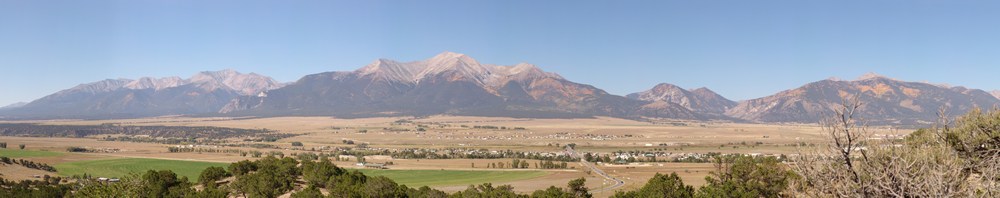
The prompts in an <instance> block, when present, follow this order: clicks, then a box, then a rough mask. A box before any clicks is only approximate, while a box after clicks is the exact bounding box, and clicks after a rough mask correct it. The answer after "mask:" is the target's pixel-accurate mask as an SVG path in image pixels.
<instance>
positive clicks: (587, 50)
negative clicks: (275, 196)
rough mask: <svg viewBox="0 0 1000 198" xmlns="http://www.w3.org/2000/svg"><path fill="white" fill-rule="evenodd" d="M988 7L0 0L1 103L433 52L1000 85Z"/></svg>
mask: <svg viewBox="0 0 1000 198" xmlns="http://www.w3.org/2000/svg"><path fill="white" fill-rule="evenodd" d="M998 10H1000V5H998V3H996V1H945V0H933V1H922V0H907V1H901V0H900V1H890V0H887V1H871V0H864V1H801V0H789V1H714V0H709V1H647V2H643V1H587V2H584V1H537V0H529V1H508V0H505V1H356V2H339V1H245V0H238V1H224V0H219V1H216V0H213V1H183V0H169V1H168V0H163V1H45V0H38V1H27V0H25V1H20V0H10V1H0V71H2V73H0V74H2V75H0V92H2V93H3V94H0V104H8V103H13V102H17V101H30V100H33V99H37V98H39V97H42V96H44V95H47V94H50V93H53V92H56V91H58V90H61V89H65V88H69V87H72V86H75V85H77V84H80V83H85V82H92V81H97V80H102V79H107V78H138V77H141V76H153V77H164V76H182V77H188V76H190V75H192V74H194V73H196V72H198V71H205V70H221V69H225V68H233V69H237V70H239V71H242V72H256V73H260V74H264V75H269V76H272V77H274V78H276V79H278V80H281V81H294V80H297V79H298V78H299V77H302V76H303V75H306V74H312V73H319V72H325V71H346V70H353V69H356V68H358V67H361V66H363V65H365V64H367V63H370V62H371V61H373V60H375V59H377V58H390V59H395V60H401V61H412V60H420V59H424V58H428V57H430V56H433V55H434V54H437V53H440V52H442V51H454V52H459V53H465V54H468V55H470V56H472V57H474V58H476V59H478V60H480V62H483V63H495V64H515V63H518V62H529V63H533V64H536V65H539V66H540V67H542V69H544V70H547V71H552V72H558V73H560V74H562V75H563V76H565V77H567V78H568V79H570V80H572V81H576V82H580V83H586V84H591V85H594V86H597V87H600V88H603V89H605V90H607V91H609V92H611V93H615V94H627V93H631V92H636V91H641V90H645V89H648V88H650V87H652V86H653V85H655V84H657V83H660V82H669V83H674V84H677V85H680V86H683V87H687V88H696V87H701V86H706V87H709V88H711V89H714V90H716V91H717V92H719V93H721V94H722V95H723V96H726V97H729V98H731V99H734V100H742V99H750V98H756V97H761V96H766V95H770V94H773V93H775V92H777V91H780V90H784V89H789V88H795V87H798V86H801V85H803V84H805V83H808V82H813V81H818V80H822V79H825V78H828V77H831V76H836V77H841V78H844V79H853V78H856V77H857V76H859V75H862V74H864V73H867V72H877V73H881V74H883V75H886V76H890V77H894V78H899V79H903V80H910V81H930V82H935V83H949V84H952V85H962V86H967V87H972V88H980V89H987V90H990V89H1000V78H997V76H998V75H1000V12H998Z"/></svg>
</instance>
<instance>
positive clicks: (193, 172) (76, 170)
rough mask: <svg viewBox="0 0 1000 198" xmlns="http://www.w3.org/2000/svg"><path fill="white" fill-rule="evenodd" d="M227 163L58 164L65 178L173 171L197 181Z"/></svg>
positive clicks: (128, 161)
mask: <svg viewBox="0 0 1000 198" xmlns="http://www.w3.org/2000/svg"><path fill="white" fill-rule="evenodd" d="M228 165H229V164H226V163H213V162H196V161H181V160H162V159H147V158H116V159H102V160H87V161H77V162H67V163H61V164H56V165H55V167H56V169H58V170H59V174H60V175H63V176H71V175H82V174H84V173H86V174H88V175H92V176H94V177H123V176H125V175H127V174H129V173H143V172H145V171H146V170H171V171H174V173H177V175H178V176H185V177H188V178H189V179H191V180H196V179H197V178H198V174H200V173H201V171H202V170H204V169H205V168H208V167H211V166H218V167H226V166H228Z"/></svg>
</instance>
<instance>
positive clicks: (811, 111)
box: [726, 75, 1000, 125]
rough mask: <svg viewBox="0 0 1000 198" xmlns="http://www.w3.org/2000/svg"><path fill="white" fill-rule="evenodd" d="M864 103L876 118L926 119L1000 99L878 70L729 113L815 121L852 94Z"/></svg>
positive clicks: (869, 115)
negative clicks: (907, 79)
mask: <svg viewBox="0 0 1000 198" xmlns="http://www.w3.org/2000/svg"><path fill="white" fill-rule="evenodd" d="M853 95H858V97H859V98H860V99H861V101H862V102H863V103H864V106H863V108H862V109H861V113H860V117H862V118H865V119H866V120H867V121H868V122H869V123H871V124H903V125H922V124H928V123H932V122H933V121H935V120H936V119H937V112H938V110H939V108H941V107H945V108H946V109H947V110H948V112H949V113H950V114H951V115H950V116H955V115H959V114H961V113H964V112H967V111H969V110H971V109H972V108H977V107H992V106H993V105H996V104H998V103H1000V100H998V99H997V98H994V97H992V96H990V94H989V93H986V92H985V91H982V90H977V89H966V88H963V87H943V86H937V85H931V84H927V83H918V82H904V81H899V80H894V79H890V78H886V77H881V76H876V75H866V76H865V77H863V78H861V79H859V80H854V81H839V80H823V81H818V82H813V83H809V84H806V85H805V86H802V87H799V88H796V89H792V90H786V91H782V92H780V93H777V94H775V95H771V96H766V97H763V98H758V99H753V100H747V101H744V102H741V103H740V104H739V105H737V106H736V107H734V108H732V109H730V110H729V111H727V112H726V114H727V115H729V116H732V117H736V118H740V119H746V120H752V121H758V122H800V123H816V122H818V121H819V120H820V119H822V118H824V117H826V116H828V115H829V113H830V112H831V109H832V108H834V107H836V106H837V105H840V104H841V102H842V101H843V100H844V99H845V98H848V97H851V96H853Z"/></svg>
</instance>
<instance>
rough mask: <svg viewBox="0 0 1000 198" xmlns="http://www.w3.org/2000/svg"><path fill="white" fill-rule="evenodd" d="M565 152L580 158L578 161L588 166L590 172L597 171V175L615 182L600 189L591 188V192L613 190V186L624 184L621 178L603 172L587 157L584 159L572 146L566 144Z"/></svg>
mask: <svg viewBox="0 0 1000 198" xmlns="http://www.w3.org/2000/svg"><path fill="white" fill-rule="evenodd" d="M566 152H568V153H569V155H570V156H572V157H577V158H580V163H581V164H583V165H584V166H587V167H589V168H590V170H591V172H593V173H597V174H598V175H600V176H602V177H604V178H607V179H608V180H611V181H614V182H615V184H614V185H611V186H607V187H604V188H601V189H596V190H593V191H592V192H604V191H607V190H614V189H615V188H619V187H622V186H624V185H625V181H622V180H621V179H618V178H615V177H612V176H611V175H608V174H607V173H605V172H604V171H603V170H601V169H599V168H597V166H594V163H590V162H588V161H587V159H584V158H583V156H580V154H579V153H577V152H576V150H573V148H572V147H569V146H567V147H566Z"/></svg>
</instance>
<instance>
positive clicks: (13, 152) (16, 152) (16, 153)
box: [0, 145, 64, 158]
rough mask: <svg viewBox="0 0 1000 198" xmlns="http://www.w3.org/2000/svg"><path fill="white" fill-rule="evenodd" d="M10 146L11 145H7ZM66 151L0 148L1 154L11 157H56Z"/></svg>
mask: <svg viewBox="0 0 1000 198" xmlns="http://www.w3.org/2000/svg"><path fill="white" fill-rule="evenodd" d="M7 146H10V145H7ZM63 154H64V153H60V152H52V151H37V150H20V149H16V148H14V149H11V148H6V149H0V156H4V157H10V158H24V157H54V156H60V155H63Z"/></svg>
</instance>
